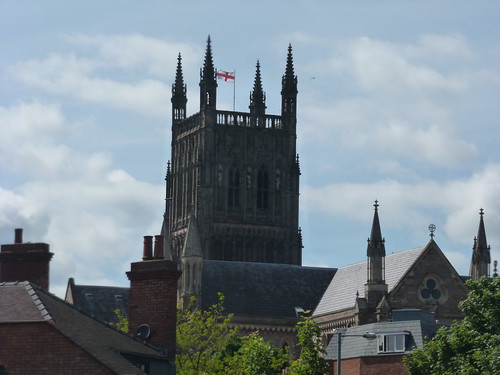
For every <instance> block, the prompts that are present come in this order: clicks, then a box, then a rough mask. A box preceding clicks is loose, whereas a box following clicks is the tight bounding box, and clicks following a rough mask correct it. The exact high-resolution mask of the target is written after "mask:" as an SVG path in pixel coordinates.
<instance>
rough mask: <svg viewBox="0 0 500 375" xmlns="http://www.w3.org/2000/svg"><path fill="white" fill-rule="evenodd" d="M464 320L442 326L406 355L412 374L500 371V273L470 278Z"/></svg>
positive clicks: (487, 374) (465, 374) (483, 374)
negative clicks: (496, 275) (449, 325)
mask: <svg viewBox="0 0 500 375" xmlns="http://www.w3.org/2000/svg"><path fill="white" fill-rule="evenodd" d="M467 285H468V286H469V288H470V292H469V296H468V298H467V299H466V300H465V301H463V302H462V303H461V304H460V308H461V310H462V311H463V313H464V319H463V320H462V321H461V322H457V323H455V324H453V325H452V326H451V327H450V328H441V329H440V330H439V331H438V332H437V334H436V336H434V338H433V339H432V340H431V341H429V342H428V343H426V344H425V345H424V347H423V348H422V349H416V350H414V351H413V353H412V354H411V355H409V356H407V357H406V358H405V359H404V362H405V364H406V366H407V368H408V371H409V373H410V375H438V374H439V375H480V374H481V375H493V374H498V373H499V371H500V277H496V278H494V279H493V280H491V281H490V280H487V279H485V278H483V279H480V280H479V281H468V282H467Z"/></svg>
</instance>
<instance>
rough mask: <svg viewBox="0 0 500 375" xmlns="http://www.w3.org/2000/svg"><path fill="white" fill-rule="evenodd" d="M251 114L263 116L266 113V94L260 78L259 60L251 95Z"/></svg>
mask: <svg viewBox="0 0 500 375" xmlns="http://www.w3.org/2000/svg"><path fill="white" fill-rule="evenodd" d="M249 108H250V114H251V115H256V116H261V115H265V113H266V94H265V93H264V90H263V89H262V79H261V77H260V62H259V61H258V60H257V67H256V71H255V81H254V84H253V91H252V93H251V94H250V106H249Z"/></svg>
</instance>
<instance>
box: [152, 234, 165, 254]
mask: <svg viewBox="0 0 500 375" xmlns="http://www.w3.org/2000/svg"><path fill="white" fill-rule="evenodd" d="M154 258H155V259H163V258H165V256H164V254H163V236H162V235H161V234H159V235H157V236H155V251H154Z"/></svg>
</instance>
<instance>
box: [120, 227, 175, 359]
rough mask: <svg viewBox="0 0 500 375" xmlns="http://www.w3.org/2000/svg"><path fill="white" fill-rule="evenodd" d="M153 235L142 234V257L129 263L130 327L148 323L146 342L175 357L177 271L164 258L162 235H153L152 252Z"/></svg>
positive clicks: (135, 330)
mask: <svg viewBox="0 0 500 375" xmlns="http://www.w3.org/2000/svg"><path fill="white" fill-rule="evenodd" d="M152 242H153V237H152V236H144V250H143V251H144V252H143V260H142V261H140V262H134V263H132V264H131V265H130V271H129V272H127V277H128V278H129V280H130V292H129V308H128V316H129V329H130V333H131V334H133V335H136V333H137V329H138V328H139V327H140V326H142V325H144V324H147V325H148V326H149V328H150V334H149V337H147V338H144V337H141V339H144V340H145V341H146V342H147V343H149V344H151V345H154V346H157V347H162V348H166V349H167V354H168V357H169V358H170V359H171V360H175V340H176V337H175V328H176V323H177V280H178V279H179V276H180V271H179V270H178V269H177V266H176V264H175V263H174V262H173V261H171V260H167V259H165V258H164V254H163V236H155V241H154V242H155V247H154V256H153V252H152Z"/></svg>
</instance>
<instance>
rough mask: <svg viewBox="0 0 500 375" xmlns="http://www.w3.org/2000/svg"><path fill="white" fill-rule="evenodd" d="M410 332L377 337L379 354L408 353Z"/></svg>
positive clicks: (384, 334)
mask: <svg viewBox="0 0 500 375" xmlns="http://www.w3.org/2000/svg"><path fill="white" fill-rule="evenodd" d="M409 335H410V333H409V332H394V333H392V332H391V333H383V334H378V335H377V352H378V353H398V352H405V351H406V338H407V337H408V336H409Z"/></svg>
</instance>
